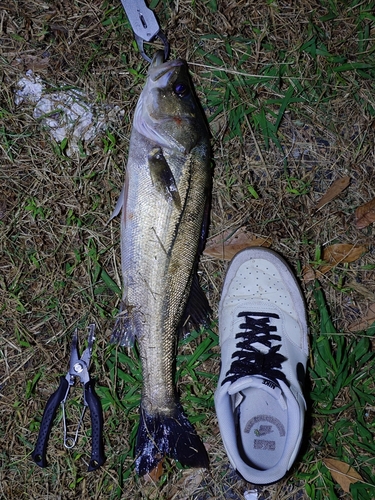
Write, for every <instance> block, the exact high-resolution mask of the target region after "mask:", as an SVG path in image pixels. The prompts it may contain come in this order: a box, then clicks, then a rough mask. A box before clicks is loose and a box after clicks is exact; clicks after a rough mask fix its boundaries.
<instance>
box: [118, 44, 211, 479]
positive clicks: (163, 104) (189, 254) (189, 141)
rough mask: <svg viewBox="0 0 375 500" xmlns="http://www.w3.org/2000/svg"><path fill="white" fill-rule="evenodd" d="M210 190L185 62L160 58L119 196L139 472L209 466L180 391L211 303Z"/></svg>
mask: <svg viewBox="0 0 375 500" xmlns="http://www.w3.org/2000/svg"><path fill="white" fill-rule="evenodd" d="M210 188H211V168H210V146H209V131H208V128H207V126H206V122H205V118H204V115H203V112H202V111H201V108H200V106H199V103H198V101H197V99H196V97H195V93H194V89H193V88H192V84H191V81H190V77H189V74H188V68H187V64H186V63H185V62H184V61H181V60H174V61H169V62H165V63H163V62H162V61H161V56H160V55H158V54H157V55H156V56H155V58H154V61H153V63H152V65H151V67H150V70H149V74H148V78H147V81H146V85H145V87H144V90H143V91H142V94H141V96H140V98H139V101H138V104H137V107H136V111H135V117H134V123H133V130H132V134H131V139H130V147H129V157H128V164H127V169H126V178H125V185H124V189H123V193H122V200H121V204H122V216H121V254H122V275H123V306H122V312H121V313H120V315H119V318H118V321H117V323H116V326H115V329H114V332H113V335H112V341H116V342H119V343H120V344H121V345H131V343H132V342H133V340H134V337H136V338H137V341H138V345H139V351H140V357H141V362H142V375H143V387H142V400H141V408H140V414H141V417H140V424H139V430H138V436H137V444H136V470H137V472H138V473H139V474H140V475H143V474H145V473H147V472H149V471H150V470H152V469H153V468H154V467H155V466H156V465H157V463H158V462H159V461H160V459H161V458H162V457H163V456H164V455H168V456H171V457H173V458H175V459H177V460H179V461H180V462H181V463H182V464H183V465H187V466H197V467H206V466H208V459H207V454H206V451H205V449H204V446H203V444H202V442H201V441H200V439H199V438H198V436H197V435H196V433H195V430H194V428H193V427H192V425H191V424H190V422H189V421H188V419H187V417H186V416H185V414H184V412H183V410H182V408H181V405H180V403H179V401H178V398H177V396H176V389H175V383H174V363H175V354H176V344H177V338H178V330H179V328H180V327H181V324H182V322H183V321H185V319H186V307H187V303H188V299H189V296H190V295H191V293H192V294H194V293H195V294H196V295H198V298H197V299H196V302H198V303H199V302H200V303H201V304H203V311H205V309H206V305H207V306H208V303H207V299H206V298H205V297H204V294H203V292H202V291H201V290H200V289H199V287H198V286H197V278H196V274H195V273H196V263H197V254H198V253H199V247H200V242H201V235H202V226H203V224H204V217H205V212H206V211H207V202H208V198H209V193H210ZM192 289H193V290H192ZM198 308H199V307H198ZM193 316H194V313H193ZM197 316H199V314H197ZM201 316H202V315H200V318H199V319H201Z"/></svg>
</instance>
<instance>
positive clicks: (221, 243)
mask: <svg viewBox="0 0 375 500" xmlns="http://www.w3.org/2000/svg"><path fill="white" fill-rule="evenodd" d="M271 243H272V240H271V238H270V237H263V236H261V237H257V236H256V235H255V234H254V233H250V232H249V231H247V230H246V229H245V228H243V227H241V228H239V229H237V231H235V232H234V233H233V231H232V230H228V231H224V232H222V233H220V234H218V235H217V236H214V237H213V238H211V239H210V240H208V242H207V245H206V248H205V250H204V252H203V253H204V254H205V255H209V256H210V257H214V258H216V259H223V260H231V259H232V258H233V257H234V256H235V255H236V253H238V252H239V251H240V250H243V249H244V248H247V247H270V246H271Z"/></svg>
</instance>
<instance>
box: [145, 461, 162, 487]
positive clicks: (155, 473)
mask: <svg viewBox="0 0 375 500" xmlns="http://www.w3.org/2000/svg"><path fill="white" fill-rule="evenodd" d="M163 462H164V458H162V459H161V460H160V462H158V464H157V465H156V467H154V468H153V469H152V470H151V471H150V472H149V473H148V474H146V475H145V476H144V480H145V482H146V483H148V482H152V483H157V482H158V481H159V479H160V478H161V475H162V474H163Z"/></svg>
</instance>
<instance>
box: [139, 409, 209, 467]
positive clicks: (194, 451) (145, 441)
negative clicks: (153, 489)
mask: <svg viewBox="0 0 375 500" xmlns="http://www.w3.org/2000/svg"><path fill="white" fill-rule="evenodd" d="M165 455H167V456H169V457H172V458H174V459H175V460H178V461H179V462H180V463H181V464H182V465H184V466H186V467H197V468H200V467H202V468H206V469H207V468H208V465H209V462H208V456H207V451H206V448H205V447H204V445H203V443H202V441H201V440H200V438H199V437H198V435H197V433H196V432H195V429H194V427H193V426H192V424H191V423H190V422H189V420H188V418H187V417H186V415H185V413H184V411H183V409H182V406H181V405H180V403H177V404H176V410H175V412H174V414H173V415H171V416H166V415H161V414H158V415H149V414H147V413H146V412H145V411H144V410H142V408H141V417H140V422H139V428H138V435H137V443H136V460H135V468H136V471H137V474H138V475H139V476H143V475H145V474H148V473H149V472H151V471H152V470H153V469H154V468H155V467H156V466H157V464H158V463H159V462H160V460H162V458H163V457H164V456H165Z"/></svg>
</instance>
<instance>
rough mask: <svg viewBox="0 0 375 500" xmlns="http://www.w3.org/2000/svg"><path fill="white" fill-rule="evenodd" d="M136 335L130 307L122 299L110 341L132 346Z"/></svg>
mask: <svg viewBox="0 0 375 500" xmlns="http://www.w3.org/2000/svg"><path fill="white" fill-rule="evenodd" d="M135 337H136V331H135V326H134V321H133V315H132V307H131V306H129V305H127V304H125V303H124V302H123V301H122V302H121V305H120V311H119V313H118V315H117V318H116V323H115V326H114V328H113V331H112V335H111V340H110V341H111V343H112V344H119V345H121V346H123V347H132V346H133V345H134V340H135Z"/></svg>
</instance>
